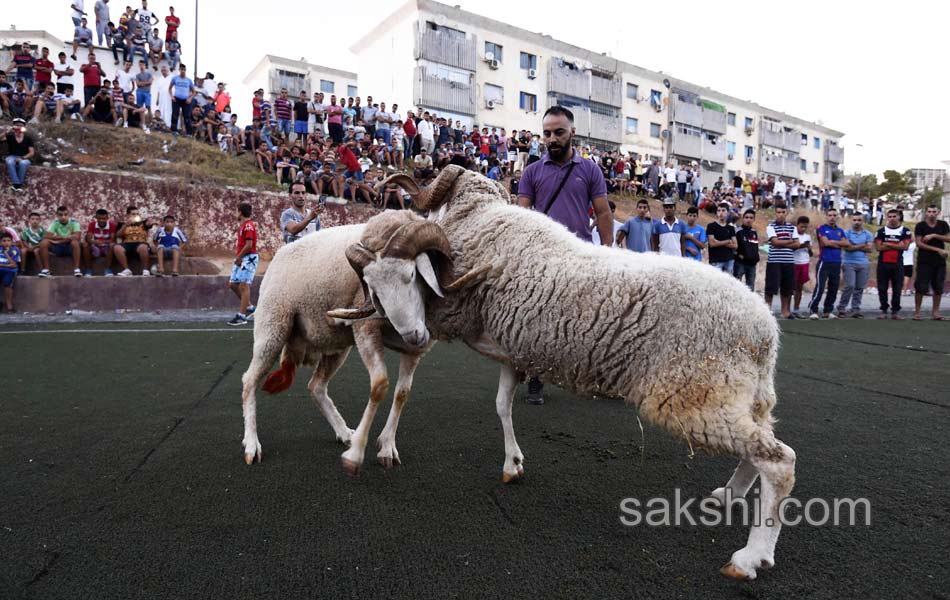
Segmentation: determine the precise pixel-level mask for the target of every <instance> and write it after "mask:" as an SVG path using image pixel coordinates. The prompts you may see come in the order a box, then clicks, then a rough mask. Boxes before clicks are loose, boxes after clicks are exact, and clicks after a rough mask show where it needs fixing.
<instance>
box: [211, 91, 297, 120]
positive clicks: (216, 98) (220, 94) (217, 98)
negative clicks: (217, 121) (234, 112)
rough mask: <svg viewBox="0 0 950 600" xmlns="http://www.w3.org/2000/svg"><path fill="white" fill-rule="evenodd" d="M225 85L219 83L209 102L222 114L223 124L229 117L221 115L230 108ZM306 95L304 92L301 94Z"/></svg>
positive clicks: (229, 96) (229, 99) (229, 95)
mask: <svg viewBox="0 0 950 600" xmlns="http://www.w3.org/2000/svg"><path fill="white" fill-rule="evenodd" d="M224 88H225V84H224V83H219V84H218V85H217V89H216V90H215V91H214V94H213V95H212V96H211V102H212V103H213V104H214V110H215V111H217V112H218V113H220V114H222V117H221V120H222V121H224V122H227V121H230V120H231V116H230V115H228V117H227V118H224V116H223V113H224V112H225V111H227V112H230V111H229V110H227V109H228V107H230V106H231V94H229V93H227V91H225V89H224ZM303 93H304V94H306V92H303Z"/></svg>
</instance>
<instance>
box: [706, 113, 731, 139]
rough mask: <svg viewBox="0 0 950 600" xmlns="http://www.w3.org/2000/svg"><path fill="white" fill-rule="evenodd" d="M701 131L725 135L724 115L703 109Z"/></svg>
mask: <svg viewBox="0 0 950 600" xmlns="http://www.w3.org/2000/svg"><path fill="white" fill-rule="evenodd" d="M703 129H705V130H706V131H711V132H713V133H718V134H725V133H726V113H724V112H719V111H718V110H709V109H708V108H704V109H703Z"/></svg>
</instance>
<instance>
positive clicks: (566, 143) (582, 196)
mask: <svg viewBox="0 0 950 600" xmlns="http://www.w3.org/2000/svg"><path fill="white" fill-rule="evenodd" d="M541 125H542V128H543V136H544V145H545V146H546V147H547V154H545V155H544V156H543V157H542V158H541V160H539V161H536V162H533V163H531V164H530V165H528V166H527V167H526V168H525V170H524V173H522V174H521V181H520V183H519V184H518V204H519V205H520V206H523V207H524V208H533V209H534V210H540V211H542V212H544V213H545V214H546V215H548V216H549V217H551V218H552V219H554V220H555V221H557V222H558V223H560V224H561V225H564V226H565V227H567V228H568V230H570V231H571V233H573V234H574V235H576V236H577V237H579V238H581V239H582V240H584V241H586V242H590V241H592V240H591V235H590V217H589V215H590V207H591V206H593V207H594V215H595V218H596V221H597V231H598V232H599V234H600V243H601V245H603V246H607V247H608V248H609V247H611V246H613V243H614V228H613V223H612V217H611V213H610V205H609V204H608V203H607V183H606V181H604V174H603V172H601V170H600V168H599V167H598V166H597V165H596V164H595V163H594V161H591V160H586V159H584V158H581V155H580V154H578V153H577V152H575V151H574V145H573V140H574V114H573V113H571V111H569V110H568V109H566V108H564V107H562V106H552V107H551V108H549V109H548V110H547V112H545V113H544V120H543V121H542V122H541ZM559 189H560V191H558V190H559ZM542 390H543V387H542V384H541V380H540V379H538V378H537V377H532V378H531V379H530V380H529V381H528V398H527V401H528V402H529V403H530V404H544V397H543V396H542V394H541V392H542Z"/></svg>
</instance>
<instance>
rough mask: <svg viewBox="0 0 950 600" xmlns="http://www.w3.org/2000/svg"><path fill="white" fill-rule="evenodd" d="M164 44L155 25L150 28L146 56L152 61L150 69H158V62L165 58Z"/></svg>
mask: <svg viewBox="0 0 950 600" xmlns="http://www.w3.org/2000/svg"><path fill="white" fill-rule="evenodd" d="M164 46H165V43H164V41H163V40H162V37H161V36H160V35H159V33H158V28H157V27H156V28H155V29H153V30H152V35H151V37H150V38H149V40H148V57H149V59H150V60H151V61H152V69H153V70H155V71H157V70H158V63H160V62H162V59H163V58H165V52H164Z"/></svg>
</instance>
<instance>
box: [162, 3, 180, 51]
mask: <svg viewBox="0 0 950 600" xmlns="http://www.w3.org/2000/svg"><path fill="white" fill-rule="evenodd" d="M180 26H181V19H179V18H178V17H176V16H175V7H174V6H169V7H168V16H167V17H165V27H166V29H165V41H166V42H167V41H168V40H170V39H172V34H173V33H175V32H176V31H178V28H179V27H180Z"/></svg>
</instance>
